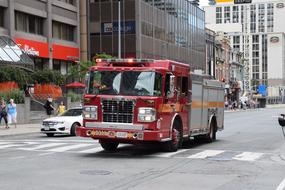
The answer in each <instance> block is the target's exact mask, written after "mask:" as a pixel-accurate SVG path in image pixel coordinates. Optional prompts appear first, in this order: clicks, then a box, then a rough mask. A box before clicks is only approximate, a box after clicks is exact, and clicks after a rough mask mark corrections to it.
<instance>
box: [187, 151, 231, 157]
mask: <svg viewBox="0 0 285 190" xmlns="http://www.w3.org/2000/svg"><path fill="white" fill-rule="evenodd" d="M223 152H225V151H224V150H205V151H202V152H199V153H197V154H193V155H191V156H188V157H187V158H202V159H204V158H207V157H212V156H216V155H218V154H221V153H223Z"/></svg>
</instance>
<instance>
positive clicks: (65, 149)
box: [47, 144, 93, 152]
mask: <svg viewBox="0 0 285 190" xmlns="http://www.w3.org/2000/svg"><path fill="white" fill-rule="evenodd" d="M92 145H93V144H75V145H69V146H63V147H59V148H53V149H49V150H47V151H50V152H65V151H68V150H72V149H77V148H83V147H87V146H92Z"/></svg>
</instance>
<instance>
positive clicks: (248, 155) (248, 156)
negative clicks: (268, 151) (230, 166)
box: [233, 152, 264, 161]
mask: <svg viewBox="0 0 285 190" xmlns="http://www.w3.org/2000/svg"><path fill="white" fill-rule="evenodd" d="M262 155H264V154H263V153H257V152H243V153H241V154H238V155H236V156H234V157H233V159H234V160H241V161H254V160H256V159H258V158H260V157H261V156H262Z"/></svg>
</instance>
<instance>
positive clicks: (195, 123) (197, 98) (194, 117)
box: [189, 81, 203, 133]
mask: <svg viewBox="0 0 285 190" xmlns="http://www.w3.org/2000/svg"><path fill="white" fill-rule="evenodd" d="M202 93H203V84H202V83H201V82H199V81H192V105H191V113H190V112H189V118H190V122H189V124H190V127H189V128H190V131H192V133H195V132H198V131H199V129H200V128H201V125H202V123H201V120H202V110H203V109H202V108H203V107H202V106H203V96H202Z"/></svg>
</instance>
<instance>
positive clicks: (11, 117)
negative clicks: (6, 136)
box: [0, 97, 65, 129]
mask: <svg viewBox="0 0 285 190" xmlns="http://www.w3.org/2000/svg"><path fill="white" fill-rule="evenodd" d="M43 107H44V108H45V110H46V114H47V116H48V117H51V116H52V115H54V114H62V113H63V112H64V111H65V105H64V103H63V101H61V102H60V105H59V106H58V108H57V109H55V107H54V106H53V100H52V98H50V97H49V98H48V99H47V101H46V103H45V104H44V106H43ZM2 119H3V120H4V124H5V128H6V129H9V128H10V126H11V125H14V126H15V128H17V105H16V104H15V103H14V100H13V99H10V100H9V102H8V103H7V104H6V101H5V99H4V98H3V97H0V124H1V123H2Z"/></svg>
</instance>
